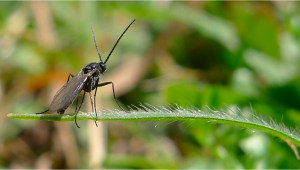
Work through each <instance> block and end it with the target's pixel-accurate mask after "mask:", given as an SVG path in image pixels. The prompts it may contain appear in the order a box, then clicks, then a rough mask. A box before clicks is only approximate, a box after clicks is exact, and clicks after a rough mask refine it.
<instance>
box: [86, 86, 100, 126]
mask: <svg viewBox="0 0 300 170" xmlns="http://www.w3.org/2000/svg"><path fill="white" fill-rule="evenodd" d="M88 93H89V95H90V98H91V104H92V112H94V101H93V98H92V95H91V92H88ZM96 115H97V113H96ZM96 117H97V116H96ZM95 124H96V126H97V127H98V124H97V122H96V121H95Z"/></svg>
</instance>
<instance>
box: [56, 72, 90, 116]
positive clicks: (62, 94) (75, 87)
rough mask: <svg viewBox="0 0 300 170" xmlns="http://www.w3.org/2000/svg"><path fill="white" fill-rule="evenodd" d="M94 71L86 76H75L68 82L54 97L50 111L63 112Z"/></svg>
mask: <svg viewBox="0 0 300 170" xmlns="http://www.w3.org/2000/svg"><path fill="white" fill-rule="evenodd" d="M95 71H96V70H93V71H91V72H90V73H87V74H81V75H80V74H77V75H76V76H75V77H74V78H72V79H71V80H70V81H69V82H67V83H66V84H65V85H64V86H63V87H62V88H61V89H60V90H59V91H58V92H57V93H56V94H55V96H54V98H53V100H52V102H51V105H50V111H53V112H54V111H63V112H64V111H65V110H66V109H67V108H68V107H69V106H70V105H71V104H72V103H73V102H74V100H75V99H76V97H77V96H78V94H79V93H80V92H81V90H82V89H83V87H84V85H85V83H86V81H87V79H88V77H90V76H91V75H92V74H93V73H95Z"/></svg>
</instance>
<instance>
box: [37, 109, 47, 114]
mask: <svg viewBox="0 0 300 170" xmlns="http://www.w3.org/2000/svg"><path fill="white" fill-rule="evenodd" d="M49 110H50V109H48V110H46V111H43V112H40V113H36V114H43V113H46V112H48V111H49Z"/></svg>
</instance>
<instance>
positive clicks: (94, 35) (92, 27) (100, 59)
mask: <svg viewBox="0 0 300 170" xmlns="http://www.w3.org/2000/svg"><path fill="white" fill-rule="evenodd" d="M91 29H92V33H93V37H94V43H95V46H96V50H97V53H98V56H99V58H100V61H101V62H103V61H102V58H101V54H100V51H99V49H98V46H97V41H96V37H95V33H94V29H93V24H92V23H91Z"/></svg>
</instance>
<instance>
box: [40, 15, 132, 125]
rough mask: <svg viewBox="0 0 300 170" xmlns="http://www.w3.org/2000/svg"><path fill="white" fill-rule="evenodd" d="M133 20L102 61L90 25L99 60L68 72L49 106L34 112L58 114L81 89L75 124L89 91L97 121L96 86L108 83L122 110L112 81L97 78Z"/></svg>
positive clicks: (102, 72) (63, 110)
mask: <svg viewBox="0 0 300 170" xmlns="http://www.w3.org/2000/svg"><path fill="white" fill-rule="evenodd" d="M134 21H135V20H133V21H132V22H131V23H130V24H129V25H128V27H127V28H126V29H125V31H124V32H123V33H122V35H121V36H120V37H119V39H118V40H117V42H116V44H115V45H114V47H113V48H112V50H111V51H110V53H109V54H108V57H107V58H106V60H105V61H104V62H103V61H102V58H101V54H100V52H99V49H98V46H97V42H96V38H95V34H94V30H93V26H92V25H91V29H92V33H93V38H94V43H95V46H96V50H97V53H98V56H99V58H100V62H99V63H96V62H93V63H89V64H88V65H86V66H85V67H84V68H83V69H81V70H80V71H79V73H77V74H76V75H75V76H74V75H73V74H71V73H70V74H69V77H68V80H67V83H66V84H65V85H64V86H63V87H62V88H61V89H60V90H59V91H58V92H57V93H56V94H55V96H54V98H53V100H52V102H51V104H50V108H49V109H48V110H46V111H44V112H40V113H36V114H42V113H45V112H48V111H52V112H57V113H59V114H64V113H65V111H66V109H67V108H68V107H69V106H70V105H71V104H72V103H73V102H74V101H75V99H76V98H77V97H78V95H79V93H80V92H81V91H82V90H83V91H84V93H83V97H82V101H81V103H80V105H79V108H78V109H77V106H78V98H77V104H76V109H75V112H76V115H75V124H76V126H77V127H78V128H80V127H79V126H78V124H77V121H76V118H77V114H78V112H79V110H80V108H81V106H82V103H83V100H84V96H85V93H89V96H90V98H91V105H92V110H93V112H95V114H96V121H97V110H96V94H97V88H98V87H102V86H106V85H108V84H111V85H112V90H113V95H114V99H115V101H116V103H117V104H118V106H119V107H120V108H121V109H122V110H124V109H123V108H122V107H121V106H120V104H119V103H118V101H117V100H116V96H115V90H114V83H113V82H104V83H100V84H99V79H100V75H101V74H104V73H105V71H106V62H107V61H108V59H109V57H110V55H111V54H112V52H113V51H114V49H115V47H116V46H117V44H118V42H119V41H120V39H121V38H122V36H123V35H124V34H125V32H126V31H127V30H128V28H129V27H130V26H131V25H132V24H133V22H134ZM70 77H72V79H71V80H70ZM93 90H95V93H94V100H93V98H92V95H91V92H92V91H93ZM124 111H125V110H124ZM96 121H95V124H96V126H98V125H97V122H96Z"/></svg>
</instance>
